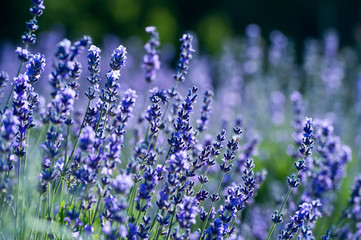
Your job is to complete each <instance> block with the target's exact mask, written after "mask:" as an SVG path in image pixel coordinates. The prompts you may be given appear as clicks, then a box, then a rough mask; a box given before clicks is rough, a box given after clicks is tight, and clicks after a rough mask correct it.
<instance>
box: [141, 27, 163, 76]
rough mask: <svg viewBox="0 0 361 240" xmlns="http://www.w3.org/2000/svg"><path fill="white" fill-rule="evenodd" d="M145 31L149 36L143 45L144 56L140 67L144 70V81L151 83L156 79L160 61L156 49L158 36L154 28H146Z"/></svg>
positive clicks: (158, 44)
mask: <svg viewBox="0 0 361 240" xmlns="http://www.w3.org/2000/svg"><path fill="white" fill-rule="evenodd" d="M145 31H146V32H147V33H149V34H150V39H149V41H148V42H147V43H146V44H145V46H144V49H145V51H146V53H147V54H146V55H144V57H143V64H142V67H143V68H144V70H145V80H146V81H147V82H153V81H154V80H155V78H156V71H157V70H159V68H160V61H159V55H158V51H157V48H158V47H159V46H160V43H159V34H158V32H157V28H156V27H154V26H150V27H146V28H145Z"/></svg>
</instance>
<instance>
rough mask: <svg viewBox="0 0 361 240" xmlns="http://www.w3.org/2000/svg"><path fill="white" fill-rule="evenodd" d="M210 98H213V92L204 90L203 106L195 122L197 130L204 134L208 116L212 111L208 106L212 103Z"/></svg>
mask: <svg viewBox="0 0 361 240" xmlns="http://www.w3.org/2000/svg"><path fill="white" fill-rule="evenodd" d="M212 97H213V92H212V91H211V90H206V91H205V92H204V98H203V103H204V105H203V106H202V110H201V117H200V119H198V120H197V129H198V131H200V132H204V131H206V130H207V128H208V127H207V125H208V120H209V117H210V116H209V115H210V112H211V110H212V107H211V106H210V104H211V102H212Z"/></svg>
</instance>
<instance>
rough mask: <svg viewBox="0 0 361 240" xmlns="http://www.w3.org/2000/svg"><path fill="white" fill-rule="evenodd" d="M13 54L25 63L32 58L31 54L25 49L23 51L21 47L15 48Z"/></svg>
mask: <svg viewBox="0 0 361 240" xmlns="http://www.w3.org/2000/svg"><path fill="white" fill-rule="evenodd" d="M15 52H16V54H17V55H18V58H19V60H20V61H22V62H27V61H29V59H30V58H31V57H32V55H31V53H30V52H29V51H28V50H27V49H23V48H21V47H17V48H16V51H15Z"/></svg>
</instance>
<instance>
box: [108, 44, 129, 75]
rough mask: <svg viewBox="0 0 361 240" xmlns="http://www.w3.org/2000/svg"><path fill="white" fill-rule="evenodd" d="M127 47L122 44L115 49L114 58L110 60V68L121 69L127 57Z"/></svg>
mask: <svg viewBox="0 0 361 240" xmlns="http://www.w3.org/2000/svg"><path fill="white" fill-rule="evenodd" d="M126 54H127V49H126V48H125V47H123V45H120V46H119V47H118V48H116V49H115V50H114V51H113V54H112V58H111V60H110V68H111V69H112V70H113V71H117V70H120V69H121V68H122V67H124V65H125V60H126V59H127V56H126Z"/></svg>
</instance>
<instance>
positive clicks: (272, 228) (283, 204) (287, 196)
mask: <svg viewBox="0 0 361 240" xmlns="http://www.w3.org/2000/svg"><path fill="white" fill-rule="evenodd" d="M298 173H299V170H297V173H296V178H297V177H298ZM292 189H293V187H291V186H290V187H289V188H288V192H287V194H286V197H285V199H284V200H283V202H282V205H281V207H280V209H279V210H278V214H277V217H278V218H279V217H280V216H281V214H282V210H283V208H284V206H285V205H286V203H287V200H288V198H289V197H290V195H291V192H292ZM275 227H276V223H275V222H274V223H273V224H272V227H271V229H270V230H269V232H268V235H267V238H266V240H269V239H270V237H271V236H272V233H273V230H274V229H275Z"/></svg>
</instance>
